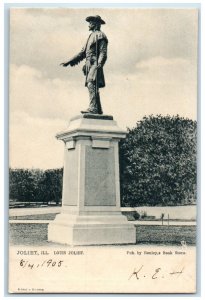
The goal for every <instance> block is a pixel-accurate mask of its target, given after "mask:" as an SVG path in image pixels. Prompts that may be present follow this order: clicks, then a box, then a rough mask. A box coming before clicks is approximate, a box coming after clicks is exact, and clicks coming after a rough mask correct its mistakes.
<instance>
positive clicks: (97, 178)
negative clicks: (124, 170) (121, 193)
mask: <svg viewBox="0 0 205 300" xmlns="http://www.w3.org/2000/svg"><path fill="white" fill-rule="evenodd" d="M114 155H115V154H114V148H113V147H111V148H109V149H96V148H92V147H90V146H86V148H85V206H114V205H116V191H115V180H116V179H115V156H114Z"/></svg>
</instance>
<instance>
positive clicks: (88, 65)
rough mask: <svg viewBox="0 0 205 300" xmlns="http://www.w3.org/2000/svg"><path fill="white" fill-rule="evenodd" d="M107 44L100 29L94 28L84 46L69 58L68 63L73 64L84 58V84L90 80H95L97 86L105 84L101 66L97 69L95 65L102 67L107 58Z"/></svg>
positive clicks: (100, 86)
mask: <svg viewBox="0 0 205 300" xmlns="http://www.w3.org/2000/svg"><path fill="white" fill-rule="evenodd" d="M107 44H108V39H107V37H106V35H105V34H104V33H103V32H102V31H100V30H96V31H94V32H92V33H91V34H90V36H89V37H88V40H87V42H86V44H85V47H83V49H82V50H81V51H80V52H79V53H78V54H77V55H75V56H74V57H73V58H72V59H71V60H70V65H71V66H74V65H77V64H78V63H79V62H80V61H82V60H83V59H85V58H86V62H85V65H84V66H83V72H84V75H85V76H86V80H85V86H87V84H88V82H91V81H94V82H96V83H97V85H98V87H99V88H102V87H104V86H105V78H104V72H103V68H99V69H98V70H97V68H96V67H97V65H98V64H101V66H102V67H103V66H104V64H105V62H106V60H107Z"/></svg>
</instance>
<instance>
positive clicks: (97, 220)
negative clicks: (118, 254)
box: [48, 213, 136, 246]
mask: <svg viewBox="0 0 205 300" xmlns="http://www.w3.org/2000/svg"><path fill="white" fill-rule="evenodd" d="M48 241H50V242H56V243H61V244H67V245H71V246H77V245H78V246H80V245H106V244H135V243H136V228H135V226H134V225H133V224H129V223H128V221H127V218H126V217H125V216H123V215H121V213H119V214H117V215H110V216H109V215H105V216H99V215H92V216H90V215H89V216H72V215H68V214H63V213H62V214H60V215H58V216H57V218H56V219H55V220H54V221H53V222H50V224H49V227H48Z"/></svg>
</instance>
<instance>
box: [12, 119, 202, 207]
mask: <svg viewBox="0 0 205 300" xmlns="http://www.w3.org/2000/svg"><path fill="white" fill-rule="evenodd" d="M196 129H197V124H196V121H193V120H190V119H187V118H182V117H179V116H173V117H171V116H161V115H158V116H152V115H151V116H148V117H144V118H143V119H142V120H141V121H139V122H137V123H136V126H135V127H134V128H132V129H130V128H128V134H127V136H126V138H125V139H124V140H121V141H120V145H119V158H120V187H121V204H122V206H133V207H134V206H142V205H150V206H155V205H185V204H193V203H195V202H196V197H197V195H196V184H197V182H196V178H197V173H196V171H197V157H196V154H197V130H196ZM62 178H63V169H62V168H60V169H51V170H45V171H43V170H39V169H30V170H29V169H10V172H9V185H10V199H12V200H15V201H22V202H27V203H28V202H29V203H30V202H42V203H49V202H51V201H52V202H55V203H56V204H59V202H60V201H61V198H62Z"/></svg>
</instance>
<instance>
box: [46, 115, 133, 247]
mask: <svg viewBox="0 0 205 300" xmlns="http://www.w3.org/2000/svg"><path fill="white" fill-rule="evenodd" d="M125 136H126V131H123V130H121V129H120V128H119V127H118V126H117V124H116V122H115V121H113V118H112V116H106V115H87V114H86V115H81V116H77V117H75V118H73V119H71V121H70V123H69V126H68V128H67V130H66V131H64V132H62V133H59V134H58V135H57V138H58V139H59V140H62V141H64V143H65V150H64V151H65V153H64V174H63V198H62V211H61V213H60V214H59V215H57V217H56V219H55V220H54V221H52V222H50V224H49V226H48V241H52V242H59V243H63V244H69V245H96V244H127V243H135V242H136V229H135V226H134V225H132V224H129V222H128V221H127V218H126V217H125V216H123V215H122V214H121V211H120V187H119V156H118V143H119V140H120V139H122V138H125Z"/></svg>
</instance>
